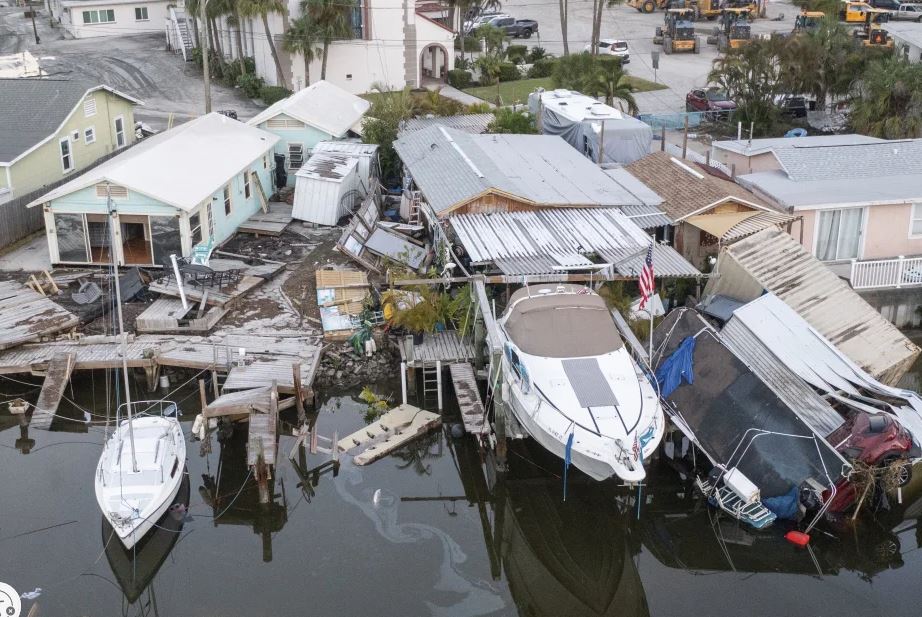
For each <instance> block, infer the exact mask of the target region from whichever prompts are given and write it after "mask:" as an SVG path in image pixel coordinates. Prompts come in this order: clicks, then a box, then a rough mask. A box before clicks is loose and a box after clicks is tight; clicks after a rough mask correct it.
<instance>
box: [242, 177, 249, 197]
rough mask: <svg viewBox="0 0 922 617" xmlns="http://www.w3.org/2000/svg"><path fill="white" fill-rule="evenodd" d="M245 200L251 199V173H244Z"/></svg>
mask: <svg viewBox="0 0 922 617" xmlns="http://www.w3.org/2000/svg"><path fill="white" fill-rule="evenodd" d="M243 198H244V199H249V198H250V172H249V171H245V172H243Z"/></svg>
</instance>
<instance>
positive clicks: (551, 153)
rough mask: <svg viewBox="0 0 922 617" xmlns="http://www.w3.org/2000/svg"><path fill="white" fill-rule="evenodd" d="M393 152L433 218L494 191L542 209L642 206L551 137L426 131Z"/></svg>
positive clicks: (397, 145) (404, 140) (404, 138)
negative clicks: (407, 172) (417, 189)
mask: <svg viewBox="0 0 922 617" xmlns="http://www.w3.org/2000/svg"><path fill="white" fill-rule="evenodd" d="M394 149H395V150H396V151H397V154H398V155H399V156H400V159H401V160H402V161H403V164H404V165H406V166H407V169H409V171H410V175H411V176H412V177H413V180H414V181H415V182H416V185H417V186H418V187H419V188H420V190H422V192H423V194H424V195H425V197H426V201H427V202H428V203H429V205H431V206H432V207H433V208H434V209H435V211H436V212H439V213H441V212H445V211H447V210H450V209H451V208H452V207H453V206H456V205H458V204H461V203H463V202H465V201H468V200H470V199H472V198H473V197H476V196H477V195H480V194H482V193H484V192H486V191H490V190H494V191H499V192H504V193H508V194H510V195H513V196H515V197H518V198H520V199H522V200H524V201H529V202H532V203H535V204H537V205H544V206H622V205H640V204H641V203H642V202H641V201H640V200H639V199H637V197H635V196H634V195H632V194H631V193H630V192H628V191H626V190H625V189H624V188H623V187H622V186H621V185H619V184H618V183H616V182H614V181H613V180H612V179H611V178H609V177H608V176H607V175H606V174H605V172H603V171H602V170H601V169H600V168H599V167H598V166H596V165H595V164H594V163H593V162H592V161H590V160H589V159H587V158H586V157H584V156H583V155H582V154H580V153H579V152H577V151H576V150H575V149H574V148H572V147H570V145H569V144H568V143H567V142H565V141H564V140H563V139H561V138H560V137H557V136H553V135H507V134H502V135H471V134H468V133H465V132H463V131H459V130H457V129H450V128H446V127H443V126H432V127H429V128H427V129H423V130H421V131H416V132H413V133H410V134H407V135H404V136H402V137H401V138H400V139H398V140H397V141H395V142H394Z"/></svg>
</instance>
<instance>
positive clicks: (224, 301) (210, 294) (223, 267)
mask: <svg viewBox="0 0 922 617" xmlns="http://www.w3.org/2000/svg"><path fill="white" fill-rule="evenodd" d="M218 254H222V255H226V253H221V252H220V251H215V255H218ZM208 267H210V268H211V269H212V270H215V271H216V272H225V271H227V270H242V272H241V276H240V279H239V280H238V281H237V282H236V283H231V284H229V285H225V286H224V287H220V288H218V287H211V286H207V287H202V286H199V285H193V284H191V283H186V284H184V285H183V291H184V292H185V294H186V298H187V299H189V300H192V301H193V302H201V301H202V300H203V299H204V300H205V301H206V302H207V303H208V304H210V305H212V306H219V307H225V306H230V305H232V304H233V303H234V302H236V301H237V299H238V298H240V297H241V296H244V295H246V294H247V293H249V292H250V291H252V290H253V289H255V288H256V287H258V286H260V285H262V284H263V283H264V282H265V281H266V280H268V279H270V278H272V277H273V276H275V275H276V274H278V273H279V272H280V271H282V270H283V269H284V268H285V264H284V263H282V262H279V261H269V260H265V259H263V260H259V263H257V264H255V265H250V264H248V263H246V262H244V261H241V260H240V259H225V258H221V257H212V258H211V259H210V260H209V261H208ZM150 290H151V291H155V292H157V293H160V294H163V295H166V296H173V297H175V298H178V297H179V287H177V285H176V280H175V279H174V278H173V277H172V276H166V277H164V278H161V279H158V280H156V281H154V282H153V283H151V284H150Z"/></svg>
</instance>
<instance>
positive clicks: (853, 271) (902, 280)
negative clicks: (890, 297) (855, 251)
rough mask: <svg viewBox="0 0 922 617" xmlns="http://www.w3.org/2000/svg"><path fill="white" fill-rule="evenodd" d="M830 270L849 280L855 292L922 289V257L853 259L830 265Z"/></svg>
mask: <svg viewBox="0 0 922 617" xmlns="http://www.w3.org/2000/svg"><path fill="white" fill-rule="evenodd" d="M829 269H830V270H832V271H833V272H835V273H836V274H837V275H839V276H840V277H842V278H844V279H847V280H848V282H849V284H850V285H851V286H852V289H855V290H861V289H901V288H903V287H922V256H914V257H904V256H902V255H900V256H899V257H896V258H894V259H870V260H858V259H852V260H850V261H847V262H844V263H837V264H829Z"/></svg>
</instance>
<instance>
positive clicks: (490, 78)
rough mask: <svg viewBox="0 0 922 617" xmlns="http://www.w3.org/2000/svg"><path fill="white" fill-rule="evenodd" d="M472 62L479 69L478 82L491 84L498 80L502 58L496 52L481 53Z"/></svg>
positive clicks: (485, 84) (486, 84)
mask: <svg viewBox="0 0 922 617" xmlns="http://www.w3.org/2000/svg"><path fill="white" fill-rule="evenodd" d="M474 64H475V65H476V66H477V68H478V69H480V83H481V84H482V85H484V86H492V85H493V84H495V83H496V82H497V81H499V73H500V70H501V68H500V64H502V59H501V58H500V57H499V55H498V54H495V53H486V54H482V55H480V56H479V57H478V58H477V60H475V61H474Z"/></svg>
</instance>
